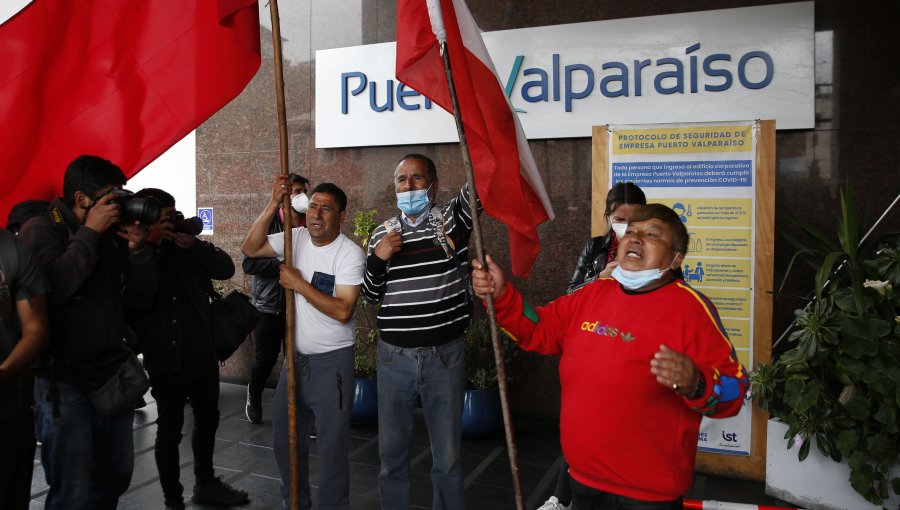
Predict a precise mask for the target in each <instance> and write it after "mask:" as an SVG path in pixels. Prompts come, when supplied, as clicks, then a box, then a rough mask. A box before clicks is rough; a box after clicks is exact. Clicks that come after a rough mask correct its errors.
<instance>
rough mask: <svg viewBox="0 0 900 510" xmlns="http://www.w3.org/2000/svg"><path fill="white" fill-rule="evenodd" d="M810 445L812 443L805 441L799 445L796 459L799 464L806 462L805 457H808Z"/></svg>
mask: <svg viewBox="0 0 900 510" xmlns="http://www.w3.org/2000/svg"><path fill="white" fill-rule="evenodd" d="M811 443H812V441H810V440H809V439H807V440H806V441H804V442H803V444H802V445H800V451H799V452H798V453H797V458H798V459H800V462H803V461H804V460H806V457H808V456H809V446H810V444H811Z"/></svg>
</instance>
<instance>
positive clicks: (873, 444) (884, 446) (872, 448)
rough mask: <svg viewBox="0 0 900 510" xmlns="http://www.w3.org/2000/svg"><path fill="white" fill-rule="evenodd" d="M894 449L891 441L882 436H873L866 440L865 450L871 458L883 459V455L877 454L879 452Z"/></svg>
mask: <svg viewBox="0 0 900 510" xmlns="http://www.w3.org/2000/svg"><path fill="white" fill-rule="evenodd" d="M895 447H896V445H894V444H892V443H891V440H890V439H888V438H887V436H885V435H884V434H873V435H871V436H869V437H867V438H866V449H867V450H869V452H871V453H870V455H871V456H873V457H883V455H877V454H878V453H879V452H885V451H890V450H891V449H892V448H895Z"/></svg>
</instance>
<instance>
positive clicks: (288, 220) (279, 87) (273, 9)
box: [269, 0, 300, 510]
mask: <svg viewBox="0 0 900 510" xmlns="http://www.w3.org/2000/svg"><path fill="white" fill-rule="evenodd" d="M269 13H270V14H271V16H272V49H273V50H274V53H275V98H276V100H277V104H278V108H277V109H278V146H279V149H280V154H281V174H282V175H288V174H289V173H290V170H289V166H290V162H289V157H288V136H287V113H286V112H285V106H284V70H283V68H282V58H281V20H280V19H279V17H278V0H269ZM281 210H282V211H284V263H285V265H286V266H287V267H292V265H293V262H294V256H293V253H294V250H293V237H294V236H293V235H292V234H291V231H292V229H293V214H292V213H291V196H290V195H285V196H284V199H283V200H282V203H281ZM284 303H285V329H284V367H285V377H287V406H288V458H290V460H291V488H290V489H291V510H299V508H300V501H299V492H300V478H299V472H300V470H299V462H298V460H297V379H296V378H294V323H295V320H296V310H295V308H294V293H293V292H285V293H284Z"/></svg>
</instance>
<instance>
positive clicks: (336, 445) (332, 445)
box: [272, 347, 353, 510]
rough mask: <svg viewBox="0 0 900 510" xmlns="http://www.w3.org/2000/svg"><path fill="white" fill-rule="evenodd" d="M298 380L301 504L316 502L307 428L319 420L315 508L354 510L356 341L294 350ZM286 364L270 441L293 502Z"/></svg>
mask: <svg viewBox="0 0 900 510" xmlns="http://www.w3.org/2000/svg"><path fill="white" fill-rule="evenodd" d="M294 377H295V378H296V380H297V386H296V398H297V459H298V462H297V463H298V473H297V477H298V479H299V482H298V485H299V490H298V491H297V496H298V497H297V500H298V502H299V506H300V508H302V509H308V508H310V507H311V505H312V499H311V496H312V494H311V493H310V488H309V434H310V433H311V432H312V427H313V425H314V424H315V426H316V453H318V456H319V490H318V492H317V493H316V509H317V510H350V409H351V407H352V406H353V347H346V348H342V349H337V350H335V351H331V352H326V353H322V354H311V355H308V356H307V355H303V354H299V353H297V354H295V355H294ZM287 382H288V377H287V374H286V368H285V367H282V368H281V376H280V377H279V378H278V386H277V387H276V388H275V397H274V399H273V400H272V442H273V446H274V450H275V461H276V462H277V463H278V471H279V472H280V473H281V497H282V500H283V503H284V508H290V505H289V503H290V496H291V493H290V485H291V463H290V457H289V455H288V451H289V444H288V428H289V427H288V425H289V423H288V412H287V394H288V391H287V390H288V388H287Z"/></svg>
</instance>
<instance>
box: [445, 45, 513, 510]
mask: <svg viewBox="0 0 900 510" xmlns="http://www.w3.org/2000/svg"><path fill="white" fill-rule="evenodd" d="M440 45H441V56H442V57H443V60H444V73H445V74H446V75H447V84H448V85H449V87H450V101H451V102H452V104H453V118H454V119H455V120H456V132H457V134H458V135H459V148H460V152H461V153H462V159H463V166H464V167H465V169H466V182H467V183H468V184H469V210H470V212H471V216H472V234H473V236H474V238H475V255H476V257H477V258H478V260H479V261H480V262H481V264H482V265H484V264H485V262H484V260H485V258H484V239H483V238H482V237H481V219H480V216H479V214H478V190H477V189H476V188H475V172H474V171H473V170H472V158H471V156H469V145H468V143H467V142H466V130H465V127H464V126H463V121H462V115H461V114H460V112H459V102H458V101H457V98H456V84H455V83H454V81H453V71H452V70H451V69H450V54H449V52H448V49H447V42H446V41H440ZM484 267H487V266H484ZM487 311H488V321H489V322H490V325H491V342H492V343H493V345H494V362H495V363H496V364H497V386H498V388H499V390H500V407H501V409H502V411H503V429H504V432H505V433H506V449H507V451H508V452H509V468H510V471H511V472H512V480H513V490H514V491H515V496H516V510H525V500H524V498H523V497H522V482H521V481H520V479H519V461H518V456H519V454H518V450H517V448H516V436H515V431H514V430H513V425H512V415H511V414H510V410H509V387H508V385H507V383H506V364H505V363H504V361H503V344H502V343H500V334H499V330H498V328H497V314H496V312H495V311H494V297H493V296H492V295H490V294H488V295H487Z"/></svg>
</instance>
